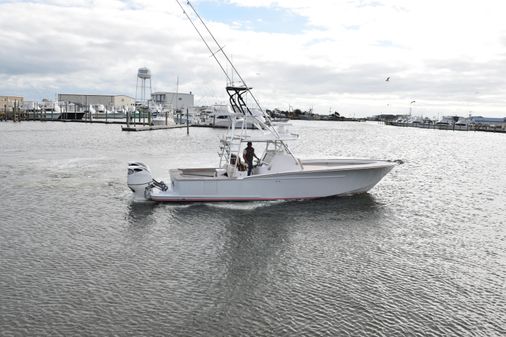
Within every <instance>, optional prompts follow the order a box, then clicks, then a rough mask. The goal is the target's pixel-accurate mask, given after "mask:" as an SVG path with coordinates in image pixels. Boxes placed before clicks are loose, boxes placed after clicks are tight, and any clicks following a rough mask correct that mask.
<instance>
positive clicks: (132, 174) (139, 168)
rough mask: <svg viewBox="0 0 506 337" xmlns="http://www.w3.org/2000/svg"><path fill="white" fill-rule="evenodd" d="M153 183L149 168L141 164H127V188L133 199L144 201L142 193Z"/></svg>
mask: <svg viewBox="0 0 506 337" xmlns="http://www.w3.org/2000/svg"><path fill="white" fill-rule="evenodd" d="M152 181H153V177H152V176H151V171H150V170H149V167H148V166H147V165H146V164H144V163H141V162H129V163H128V178H127V184H128V187H130V189H131V190H132V192H134V195H135V199H137V200H143V199H144V200H145V199H146V197H145V195H144V192H145V191H146V187H148V186H149V185H150V184H151V182H152Z"/></svg>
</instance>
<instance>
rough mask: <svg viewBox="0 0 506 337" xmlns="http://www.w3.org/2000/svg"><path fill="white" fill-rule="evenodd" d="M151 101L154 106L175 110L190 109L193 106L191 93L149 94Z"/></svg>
mask: <svg viewBox="0 0 506 337" xmlns="http://www.w3.org/2000/svg"><path fill="white" fill-rule="evenodd" d="M151 100H152V101H153V102H154V103H156V104H160V105H162V106H164V107H170V108H174V109H176V110H180V109H186V108H192V107H193V106H194V105H195V103H194V97H193V94H192V93H191V92H190V93H189V94H186V93H176V92H166V91H158V92H154V93H152V94H151Z"/></svg>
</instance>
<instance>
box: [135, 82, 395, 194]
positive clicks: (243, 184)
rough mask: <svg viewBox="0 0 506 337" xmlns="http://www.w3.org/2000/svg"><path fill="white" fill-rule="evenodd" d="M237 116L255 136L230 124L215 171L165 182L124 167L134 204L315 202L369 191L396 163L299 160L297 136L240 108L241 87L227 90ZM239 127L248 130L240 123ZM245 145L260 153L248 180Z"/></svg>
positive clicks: (176, 173)
mask: <svg viewBox="0 0 506 337" xmlns="http://www.w3.org/2000/svg"><path fill="white" fill-rule="evenodd" d="M227 92H228V94H229V96H230V99H231V102H233V105H232V107H233V110H234V111H235V113H234V115H233V117H232V118H234V119H235V120H236V121H239V120H241V121H243V122H245V121H247V122H250V123H252V124H255V125H256V127H257V129H258V130H256V131H248V130H247V129H246V128H244V127H241V128H236V127H235V126H234V125H236V124H234V123H232V124H231V127H230V128H229V129H228V130H227V133H226V134H225V135H224V137H223V138H222V139H221V141H220V161H219V164H218V165H217V166H216V167H206V168H179V169H172V170H170V171H169V173H170V177H169V180H168V181H167V183H164V182H163V181H157V180H155V179H153V177H152V175H151V171H150V169H149V167H148V166H147V165H146V164H144V163H141V162H130V163H129V165H128V178H127V181H128V186H129V188H130V189H131V190H132V191H133V192H134V198H135V200H137V201H145V200H151V201H156V202H202V201H206V202H209V201H252V200H290V199H314V198H322V197H330V196H342V195H352V194H358V193H364V192H367V191H369V190H370V189H371V188H373V187H374V186H375V185H376V184H377V183H378V182H379V181H380V180H381V179H382V178H383V177H384V176H385V175H386V174H387V173H388V172H389V171H390V170H391V169H392V168H393V167H394V166H395V165H396V164H397V162H393V161H387V160H370V159H313V160H300V159H298V158H296V157H295V156H294V155H293V154H292V152H291V151H290V150H289V148H288V146H287V144H286V141H288V140H295V139H296V138H297V136H296V135H293V134H291V133H289V132H287V128H286V123H283V125H282V127H281V129H279V128H276V126H275V125H273V124H272V123H270V122H269V120H268V119H267V121H266V122H265V123H264V122H263V121H261V120H259V119H257V118H256V117H255V116H254V115H252V114H251V113H250V112H251V110H250V109H249V108H247V107H246V106H244V105H242V104H241V100H242V96H243V95H244V94H245V93H247V92H249V88H245V87H227ZM242 125H246V123H243V124H242ZM247 142H253V143H254V144H255V145H256V147H257V148H258V149H259V145H260V144H263V145H264V149H263V151H262V152H263V153H262V154H261V155H259V158H260V159H261V160H260V161H259V162H258V163H257V165H256V166H255V168H254V169H253V172H252V175H250V176H248V175H247V172H246V171H245V170H243V168H241V167H240V165H238V164H239V162H238V161H237V160H236V159H237V158H241V154H242V151H243V150H244V148H245V146H246V143H247Z"/></svg>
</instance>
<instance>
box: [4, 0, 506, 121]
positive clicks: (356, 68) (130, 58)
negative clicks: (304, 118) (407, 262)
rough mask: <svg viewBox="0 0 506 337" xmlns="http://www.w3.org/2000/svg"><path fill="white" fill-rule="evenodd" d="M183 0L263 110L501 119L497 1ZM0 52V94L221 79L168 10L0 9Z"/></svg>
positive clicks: (11, 5) (181, 19)
mask: <svg viewBox="0 0 506 337" xmlns="http://www.w3.org/2000/svg"><path fill="white" fill-rule="evenodd" d="M180 2H181V4H182V6H183V7H184V8H185V11H186V13H188V14H190V15H192V17H193V18H194V19H195V15H194V14H192V11H191V9H190V7H189V6H188V5H187V4H186V1H184V0H180ZM191 3H192V5H193V7H194V8H195V9H196V10H197V12H198V13H199V15H200V16H201V17H202V19H203V20H204V22H205V23H206V25H207V27H209V29H210V30H211V32H212V33H213V34H214V36H215V37H216V39H217V41H218V42H219V44H220V46H221V47H222V48H223V50H224V51H225V52H226V53H227V55H228V56H229V58H230V59H231V60H232V61H233V63H234V65H235V67H236V69H237V70H238V71H239V73H240V74H241V76H242V78H243V79H244V80H245V82H246V83H247V85H248V86H250V87H253V88H254V89H253V92H254V94H255V96H256V98H257V100H258V101H259V102H260V104H261V106H262V107H264V108H266V109H274V108H279V109H282V110H288V109H290V108H292V109H296V108H298V109H301V110H309V109H313V112H315V113H320V114H327V113H333V112H335V111H337V112H339V113H340V114H341V115H344V116H348V117H365V116H372V115H377V114H382V113H388V114H407V113H409V111H411V113H412V114H413V115H422V116H426V117H430V118H438V117H442V116H443V115H459V116H468V115H469V114H471V115H473V116H488V117H506V20H504V10H503V6H501V2H500V1H499V0H479V1H478V0H459V1H457V0H424V1H420V0H333V1H331V0H318V1H314V0H194V1H191ZM197 27H198V28H199V29H200V30H201V31H202V32H205V28H204V27H202V25H200V24H199V25H198V26H197ZM205 36H206V38H207V40H208V41H209V42H212V40H210V39H209V37H208V36H207V34H206V35H205ZM0 46H1V47H0V95H18V96H24V97H25V100H36V101H40V100H42V99H43V98H48V99H54V98H55V96H56V94H58V93H83V94H104V95H120V94H121V95H129V96H132V97H135V95H136V84H137V78H136V75H137V70H138V68H141V67H148V68H149V69H150V70H151V72H152V81H151V86H152V90H153V91H174V92H175V91H176V90H177V91H179V92H192V93H193V94H194V95H195V103H196V104H197V105H208V104H214V103H225V102H226V100H227V95H226V92H225V86H226V84H227V78H226V76H225V74H224V73H223V71H222V70H221V69H220V67H219V66H218V64H217V63H216V61H215V60H214V59H213V57H212V54H211V53H210V52H209V50H208V49H207V48H206V46H205V44H204V43H203V42H202V41H201V39H200V37H199V35H198V34H197V32H196V31H195V29H194V27H193V26H192V24H191V23H190V21H189V20H188V19H187V17H186V16H185V15H184V13H183V10H182V9H181V7H179V5H178V3H177V1H176V0H123V1H120V0H100V1H98V0H44V1H38V0H31V1H30V0H25V1H20V0H18V1H11V0H0ZM211 49H212V50H213V51H218V49H219V47H217V46H215V45H213V46H212V47H211ZM215 55H221V54H220V53H217V54H215ZM224 68H225V70H226V72H227V74H228V75H229V77H230V78H231V79H233V80H235V81H237V80H238V76H237V75H234V77H233V78H232V75H231V73H232V72H231V67H230V66H225V65H224ZM387 78H389V80H388V81H387V80H386V79H387Z"/></svg>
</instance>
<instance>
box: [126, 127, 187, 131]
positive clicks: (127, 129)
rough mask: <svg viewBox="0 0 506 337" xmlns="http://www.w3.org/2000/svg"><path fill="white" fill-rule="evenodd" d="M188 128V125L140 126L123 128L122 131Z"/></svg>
mask: <svg viewBox="0 0 506 337" xmlns="http://www.w3.org/2000/svg"><path fill="white" fill-rule="evenodd" d="M180 128H186V125H140V126H122V127H121V131H134V132H137V131H153V130H167V129H180Z"/></svg>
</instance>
